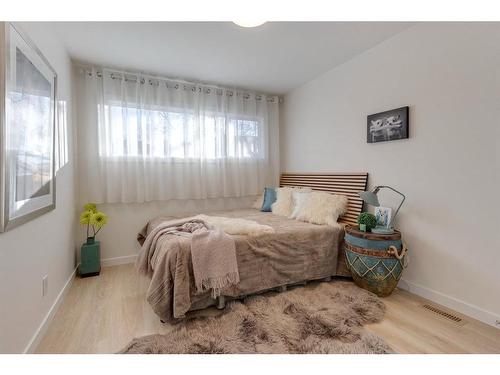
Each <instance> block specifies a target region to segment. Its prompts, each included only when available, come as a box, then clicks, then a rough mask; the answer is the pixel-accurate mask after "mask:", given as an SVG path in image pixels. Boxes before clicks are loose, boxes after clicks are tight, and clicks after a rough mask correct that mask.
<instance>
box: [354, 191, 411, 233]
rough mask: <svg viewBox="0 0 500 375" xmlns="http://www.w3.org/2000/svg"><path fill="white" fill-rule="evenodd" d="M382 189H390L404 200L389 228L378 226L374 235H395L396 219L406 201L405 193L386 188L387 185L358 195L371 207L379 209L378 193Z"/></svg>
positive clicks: (374, 229) (373, 230)
mask: <svg viewBox="0 0 500 375" xmlns="http://www.w3.org/2000/svg"><path fill="white" fill-rule="evenodd" d="M380 189H390V190H392V191H393V192H395V193H397V194H399V195H401V196H402V197H403V200H402V201H401V203H400V204H399V206H398V208H397V210H396V213H395V214H394V215H393V216H392V218H391V221H390V222H389V224H387V227H384V226H382V225H377V226H376V227H375V228H373V229H372V232H373V233H379V234H392V233H394V226H393V223H394V219H396V215H397V214H398V212H399V209H400V208H401V206H402V205H403V202H404V201H405V199H406V197H405V196H404V194H403V193H401V192H399V191H397V190H396V189H393V188H392V187H390V186H385V185H379V186H376V187H375V188H374V189H373V190H372V191H360V192H359V193H358V194H359V196H360V197H361V199H363V201H364V202H365V203H367V204H369V205H370V206H374V207H379V206H380V203H379V201H378V197H377V193H378V192H379V191H380Z"/></svg>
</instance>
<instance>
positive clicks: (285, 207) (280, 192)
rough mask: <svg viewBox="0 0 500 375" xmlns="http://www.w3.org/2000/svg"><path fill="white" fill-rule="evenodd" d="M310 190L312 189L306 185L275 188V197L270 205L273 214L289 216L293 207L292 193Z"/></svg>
mask: <svg viewBox="0 0 500 375" xmlns="http://www.w3.org/2000/svg"><path fill="white" fill-rule="evenodd" d="M311 191H312V189H311V188H308V187H306V188H302V187H283V188H277V189H276V194H277V199H276V202H275V203H274V204H273V205H272V212H273V214H275V215H281V216H287V217H290V215H291V214H292V212H293V208H294V196H293V194H294V193H298V192H311Z"/></svg>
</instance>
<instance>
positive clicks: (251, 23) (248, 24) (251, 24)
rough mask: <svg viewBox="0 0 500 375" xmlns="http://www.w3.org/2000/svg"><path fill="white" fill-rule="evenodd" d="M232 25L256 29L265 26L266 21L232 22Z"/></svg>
mask: <svg viewBox="0 0 500 375" xmlns="http://www.w3.org/2000/svg"><path fill="white" fill-rule="evenodd" d="M233 23H235V24H236V25H238V26H241V27H257V26H260V25H263V24H265V23H266V21H258V20H244V21H233Z"/></svg>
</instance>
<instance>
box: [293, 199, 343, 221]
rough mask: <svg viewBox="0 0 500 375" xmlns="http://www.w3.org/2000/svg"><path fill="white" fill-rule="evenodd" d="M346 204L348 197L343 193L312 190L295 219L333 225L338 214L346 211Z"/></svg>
mask: <svg viewBox="0 0 500 375" xmlns="http://www.w3.org/2000/svg"><path fill="white" fill-rule="evenodd" d="M347 204H348V199H347V197H346V196H345V195H337V194H330V193H325V192H321V191H314V192H312V193H310V194H309V197H308V198H307V199H306V200H305V202H304V204H302V205H301V207H300V210H299V212H298V213H297V216H296V219H297V220H301V221H307V222H309V223H313V224H326V225H331V226H335V225H337V220H338V218H339V216H341V215H343V214H344V213H345V212H346V211H347Z"/></svg>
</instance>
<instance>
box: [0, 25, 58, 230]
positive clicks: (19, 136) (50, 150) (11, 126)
mask: <svg viewBox="0 0 500 375" xmlns="http://www.w3.org/2000/svg"><path fill="white" fill-rule="evenodd" d="M0 76H1V78H0V113H1V119H0V232H5V231H7V230H10V229H12V228H15V227H17V226H19V225H21V224H24V223H26V222H27V221H30V220H32V219H34V218H36V217H38V216H40V215H43V214H44V213H46V212H48V211H51V210H53V209H54V208H55V204H56V202H55V189H56V181H55V163H54V161H55V158H54V156H55V132H56V116H55V112H56V87H57V73H56V71H55V70H54V69H53V68H52V67H51V65H50V64H49V62H48V61H47V59H46V58H45V57H44V56H43V54H42V53H41V52H40V50H39V49H38V48H37V47H36V45H35V44H34V43H33V42H32V41H31V40H30V39H29V38H28V37H27V35H25V34H24V33H23V32H22V31H21V30H19V28H18V27H16V26H14V25H13V24H12V23H8V22H5V23H1V27H0Z"/></svg>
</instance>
